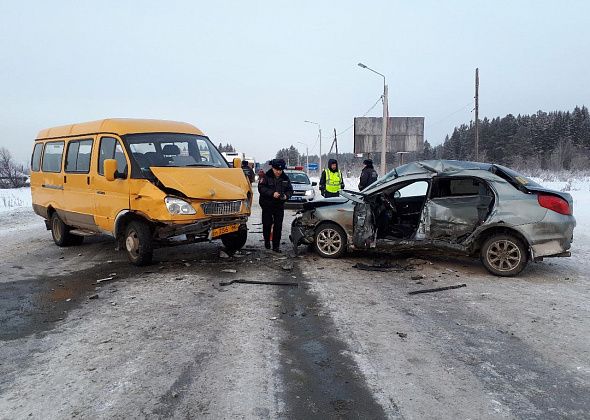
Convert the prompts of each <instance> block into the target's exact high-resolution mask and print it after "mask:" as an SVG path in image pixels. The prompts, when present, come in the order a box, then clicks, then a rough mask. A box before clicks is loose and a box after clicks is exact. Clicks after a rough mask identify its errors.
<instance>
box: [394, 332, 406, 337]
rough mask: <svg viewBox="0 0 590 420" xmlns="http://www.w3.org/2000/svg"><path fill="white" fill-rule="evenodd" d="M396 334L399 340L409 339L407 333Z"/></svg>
mask: <svg viewBox="0 0 590 420" xmlns="http://www.w3.org/2000/svg"><path fill="white" fill-rule="evenodd" d="M396 334H397V335H398V336H399V338H408V334H407V333H404V332H399V331H396Z"/></svg>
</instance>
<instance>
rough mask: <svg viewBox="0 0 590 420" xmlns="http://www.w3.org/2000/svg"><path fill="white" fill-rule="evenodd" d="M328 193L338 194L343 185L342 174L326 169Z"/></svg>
mask: <svg viewBox="0 0 590 420" xmlns="http://www.w3.org/2000/svg"><path fill="white" fill-rule="evenodd" d="M325 171H326V191H328V192H331V193H337V192H338V191H340V186H341V185H342V172H340V171H337V172H332V171H331V170H329V169H326V170H325Z"/></svg>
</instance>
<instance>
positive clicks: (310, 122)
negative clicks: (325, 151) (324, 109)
mask: <svg viewBox="0 0 590 420" xmlns="http://www.w3.org/2000/svg"><path fill="white" fill-rule="evenodd" d="M304 122H306V123H309V124H315V125H317V126H318V131H319V133H320V162H319V166H318V169H319V171H320V172H321V171H322V127H321V126H320V123H317V122H314V121H309V120H305V121H304Z"/></svg>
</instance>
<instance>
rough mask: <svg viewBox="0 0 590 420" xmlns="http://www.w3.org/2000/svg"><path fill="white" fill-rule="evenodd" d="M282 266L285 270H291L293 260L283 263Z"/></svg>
mask: <svg viewBox="0 0 590 420" xmlns="http://www.w3.org/2000/svg"><path fill="white" fill-rule="evenodd" d="M281 268H282V269H283V270H285V271H291V270H293V262H291V261H290V262H287V263H285V264H283V265H282V266H281Z"/></svg>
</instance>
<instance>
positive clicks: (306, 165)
mask: <svg viewBox="0 0 590 420" xmlns="http://www.w3.org/2000/svg"><path fill="white" fill-rule="evenodd" d="M297 143H299V144H302V145H304V146H305V173H306V174H307V176H309V146H308V145H307V143H303V142H302V141H298V142H297Z"/></svg>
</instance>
